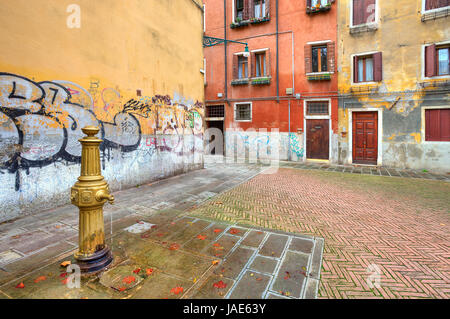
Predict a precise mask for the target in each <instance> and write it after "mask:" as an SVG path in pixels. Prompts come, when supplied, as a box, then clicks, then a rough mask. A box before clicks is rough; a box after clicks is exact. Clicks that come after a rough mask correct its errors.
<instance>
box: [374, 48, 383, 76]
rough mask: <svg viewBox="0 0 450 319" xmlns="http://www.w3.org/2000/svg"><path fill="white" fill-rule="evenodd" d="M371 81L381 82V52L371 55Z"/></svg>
mask: <svg viewBox="0 0 450 319" xmlns="http://www.w3.org/2000/svg"><path fill="white" fill-rule="evenodd" d="M373 80H374V81H375V82H381V81H383V55H382V53H381V52H377V53H375V54H374V55H373Z"/></svg>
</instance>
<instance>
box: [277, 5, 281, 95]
mask: <svg viewBox="0 0 450 319" xmlns="http://www.w3.org/2000/svg"><path fill="white" fill-rule="evenodd" d="M276 25H277V27H276V28H277V30H276V34H277V36H276V37H277V103H280V76H279V75H280V74H279V71H280V70H279V61H278V58H279V54H278V0H277V3H276Z"/></svg>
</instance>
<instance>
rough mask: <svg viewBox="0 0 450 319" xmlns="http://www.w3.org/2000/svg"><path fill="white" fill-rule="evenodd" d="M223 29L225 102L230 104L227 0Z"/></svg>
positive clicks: (224, 9) (224, 2)
mask: <svg viewBox="0 0 450 319" xmlns="http://www.w3.org/2000/svg"><path fill="white" fill-rule="evenodd" d="M223 30H224V36H223V38H224V39H225V42H224V47H225V102H227V104H228V106H229V105H230V102H229V101H228V74H227V70H228V63H227V59H228V58H227V0H223Z"/></svg>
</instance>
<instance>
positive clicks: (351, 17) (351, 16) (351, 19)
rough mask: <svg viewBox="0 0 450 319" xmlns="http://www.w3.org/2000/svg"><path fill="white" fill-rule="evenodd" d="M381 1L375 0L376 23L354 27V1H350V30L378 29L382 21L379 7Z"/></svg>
mask: <svg viewBox="0 0 450 319" xmlns="http://www.w3.org/2000/svg"><path fill="white" fill-rule="evenodd" d="M379 1H380V0H375V21H374V22H370V23H362V24H358V25H353V0H350V23H349V26H350V29H354V28H355V29H356V28H361V27H373V28H378V21H379V19H380V17H379V16H380V7H379Z"/></svg>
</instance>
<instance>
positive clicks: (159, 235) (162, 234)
mask: <svg viewBox="0 0 450 319" xmlns="http://www.w3.org/2000/svg"><path fill="white" fill-rule="evenodd" d="M156 236H158V237H162V236H164V233H158V234H156Z"/></svg>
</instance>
